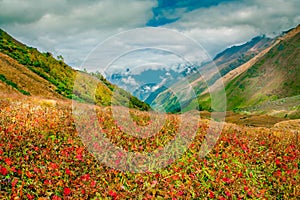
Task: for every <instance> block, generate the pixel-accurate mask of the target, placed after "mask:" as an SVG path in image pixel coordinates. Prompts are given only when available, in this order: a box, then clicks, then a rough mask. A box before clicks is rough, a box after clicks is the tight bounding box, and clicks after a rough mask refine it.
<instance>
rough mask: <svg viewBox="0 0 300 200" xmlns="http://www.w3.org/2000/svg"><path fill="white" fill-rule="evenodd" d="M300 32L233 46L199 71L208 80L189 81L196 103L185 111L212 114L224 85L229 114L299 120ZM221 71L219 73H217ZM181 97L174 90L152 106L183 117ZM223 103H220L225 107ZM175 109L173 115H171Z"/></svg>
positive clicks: (186, 105) (188, 103)
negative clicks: (195, 96)
mask: <svg viewBox="0 0 300 200" xmlns="http://www.w3.org/2000/svg"><path fill="white" fill-rule="evenodd" d="M299 29H300V28H299V26H298V27H296V28H294V29H291V30H289V31H285V32H283V33H282V35H280V36H278V37H276V38H274V39H270V38H267V37H265V36H259V37H255V38H253V39H252V40H251V41H249V42H247V43H245V44H243V45H239V46H233V47H230V48H228V49H226V50H225V51H223V52H221V53H219V54H218V55H217V56H216V57H215V58H214V59H213V61H212V62H209V63H205V64H204V65H202V66H200V67H199V68H198V69H199V70H200V71H201V72H203V74H205V77H206V79H205V80H204V78H203V76H198V77H197V76H193V75H192V76H190V77H189V81H190V84H191V85H192V86H193V89H194V91H195V92H196V94H197V98H194V99H192V100H190V101H188V100H186V101H185V102H184V103H183V104H182V105H181V108H182V109H183V111H186V110H190V109H195V108H197V109H199V110H211V95H210V93H209V92H208V91H209V90H208V88H209V89H210V91H214V92H215V93H216V94H218V93H220V88H218V87H219V86H220V85H221V84H220V83H224V86H225V93H226V96H227V98H226V101H227V110H239V111H245V112H250V113H267V114H271V115H275V116H280V117H289V118H299V117H300V107H299V101H298V100H299V98H300V82H299V77H300V74H299V73H300V69H299V63H300V62H299V61H300V60H299V58H300V55H299V48H300V38H299V37H300V35H299V32H300V31H299ZM214 66H216V67H217V69H218V72H217V71H216V70H214V69H216V68H214ZM176 99H178V97H176V96H174V95H173V96H172V95H171V93H170V91H169V90H163V91H162V92H161V93H159V94H156V97H155V99H154V100H153V101H152V104H158V105H161V106H163V107H166V108H168V109H169V110H170V109H171V112H172V111H174V112H178V106H176V105H178V102H176ZM223 101H224V99H215V102H217V104H222V103H223ZM172 109H173V110H172Z"/></svg>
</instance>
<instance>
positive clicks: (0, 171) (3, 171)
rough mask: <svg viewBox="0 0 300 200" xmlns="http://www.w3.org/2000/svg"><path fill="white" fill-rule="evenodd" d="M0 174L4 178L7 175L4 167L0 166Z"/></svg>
mask: <svg viewBox="0 0 300 200" xmlns="http://www.w3.org/2000/svg"><path fill="white" fill-rule="evenodd" d="M0 173H1V174H2V175H3V176H6V174H7V173H8V171H7V169H6V168H5V167H1V166H0Z"/></svg>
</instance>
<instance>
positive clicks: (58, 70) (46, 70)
mask: <svg viewBox="0 0 300 200" xmlns="http://www.w3.org/2000/svg"><path fill="white" fill-rule="evenodd" d="M78 77H80V79H78ZM82 77H84V78H82ZM77 80H80V81H81V84H77V87H76V88H74V83H75V81H77ZM82 81H83V82H82ZM0 82H1V84H0V87H1V88H2V89H3V90H2V92H5V91H6V92H10V93H11V92H12V91H13V92H14V93H16V94H22V95H28V96H30V95H32V96H40V97H45V98H58V99H65V98H69V99H72V98H73V99H76V100H80V101H83V102H90V103H96V104H98V105H104V106H109V105H111V103H113V104H115V105H124V106H125V105H126V106H127V104H129V106H130V107H132V108H138V109H141V110H148V109H149V108H150V107H149V106H148V105H147V104H145V103H143V102H141V101H139V100H138V99H136V98H135V97H133V96H132V95H130V94H129V93H128V92H126V91H124V90H121V89H119V88H118V87H117V86H115V85H112V84H111V83H109V82H108V81H106V80H105V79H104V78H103V77H102V76H101V75H100V74H87V73H84V72H80V71H76V70H74V69H73V68H71V67H70V66H68V65H67V64H65V63H64V62H63V59H62V58H61V57H60V58H58V59H55V58H54V57H53V55H52V54H51V53H49V52H47V53H40V52H39V51H38V50H37V49H35V48H32V47H28V46H26V45H24V44H22V43H20V42H19V41H17V40H15V39H14V38H13V37H11V36H10V35H8V34H7V33H6V32H5V31H3V30H1V29H0ZM95 86H96V90H93V91H91V90H90V89H91V88H92V87H95ZM113 91H118V92H116V93H115V94H114V93H113Z"/></svg>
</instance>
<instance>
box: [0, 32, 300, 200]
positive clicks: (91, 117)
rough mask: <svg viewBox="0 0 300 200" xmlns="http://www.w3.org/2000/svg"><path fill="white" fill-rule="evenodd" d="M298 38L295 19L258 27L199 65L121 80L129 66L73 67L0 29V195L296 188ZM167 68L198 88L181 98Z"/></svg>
mask: <svg viewBox="0 0 300 200" xmlns="http://www.w3.org/2000/svg"><path fill="white" fill-rule="evenodd" d="M299 42H300V26H297V27H296V28H294V29H292V30H290V31H288V32H285V33H283V34H282V35H280V36H278V37H276V38H274V39H271V38H267V37H265V36H258V37H255V38H253V39H252V40H251V41H249V42H246V43H244V44H242V45H239V46H232V47H230V48H228V49H226V50H224V51H223V52H221V53H220V54H218V55H217V56H216V57H215V58H214V59H213V60H212V62H208V63H203V65H201V66H181V67H183V69H184V70H183V71H180V72H176V71H164V70H161V71H159V70H158V71H156V72H153V71H151V70H149V71H148V72H144V74H143V75H144V76H148V75H147V73H151V74H152V75H153V74H155V75H153V76H155V77H156V78H157V80H156V82H155V83H153V84H152V85H151V84H148V85H143V87H142V88H139V89H140V90H133V91H126V90H125V89H122V88H121V86H120V85H118V84H117V82H116V83H114V81H117V80H121V78H122V76H125V75H126V73H127V72H128V71H129V70H126V73H125V75H124V74H123V75H122V74H121V75H120V74H113V75H112V76H111V77H107V78H106V77H104V76H103V75H102V74H101V73H99V72H87V71H80V70H75V69H73V68H72V67H70V66H68V65H67V64H66V63H65V62H64V60H63V58H62V56H59V57H57V58H55V57H54V56H53V55H52V53H50V52H45V53H41V52H39V51H38V50H37V49H35V48H33V47H28V46H26V45H25V44H22V43H20V42H19V41H17V40H16V39H14V38H13V37H11V36H10V35H9V34H8V33H6V32H5V31H2V30H0V188H1V190H0V198H1V199H39V200H42V199H51V200H58V199H297V198H299V196H300V173H299V172H300V143H299V141H300V121H299V118H300V107H299V102H300V98H299V95H300V85H299V83H300V82H299V81H298V79H299V77H300V74H299V72H300V69H299V67H300V60H299V54H300V50H299V48H300V43H299ZM212 65H215V66H216V67H217V69H218V72H216V71H212V70H211V69H212V68H211V66H212ZM185 67H186V68H185ZM197 70H202V71H203V72H204V73H206V74H209V76H207V77H206V80H204V79H203V77H199V76H197V75H199V74H197V73H194V72H195V71H197ZM166 73H168V76H172V77H173V79H172V80H174V83H173V82H171V83H172V84H170V86H174V85H176V84H177V85H176V87H177V88H181V87H182V84H181V83H180V80H181V79H180V78H178V77H184V78H186V79H187V80H189V84H190V85H192V88H193V89H194V92H195V95H194V96H193V97H195V98H193V99H189V98H188V97H192V95H191V96H188V95H187V96H184V95H186V94H187V93H180V95H182V96H183V97H186V99H184V100H185V101H184V104H179V103H178V98H177V97H176V96H175V95H174V94H172V93H171V92H170V88H168V87H166V86H165V85H163V84H161V85H160V80H159V78H160V76H162V75H164V74H166ZM128 77H129V76H127V77H125V78H128ZM110 78H111V79H110ZM123 78H124V77H123ZM131 78H132V77H131ZM133 78H135V79H136V80H139V81H142V80H144V79H143V77H142V76H140V77H138V75H136V76H135V77H133ZM148 78H149V76H148ZM219 82H223V83H224V85H225V91H224V92H225V93H226V99H217V101H216V102H217V103H218V102H219V103H220V102H221V101H222V102H223V101H224V100H226V101H227V103H226V104H227V107H226V109H225V110H221V111H220V110H214V109H213V108H212V103H211V102H212V99H211V94H210V92H213V93H219V92H220V88H219V86H218V85H219V84H218V83H219ZM173 84H174V85H173ZM158 86H159V87H158ZM167 86H169V85H167ZM153 88H154V89H155V90H154V89H153ZM185 89H186V88H185ZM221 89H222V88H221ZM149 91H152V93H151V92H150V93H149ZM208 91H210V92H208ZM144 101H145V102H144ZM153 105H157V106H161V108H162V109H161V110H164V111H165V112H157V111H158V110H156V109H154V107H151V106H153ZM161 110H159V111H161ZM222 111H223V112H222ZM126 113H127V114H128V115H126ZM213 115H215V118H214V117H212V116H213ZM223 117H224V121H222V120H220V121H218V120H217V119H222V118H223ZM212 118H213V119H212ZM118 120H119V121H118ZM219 127H221V129H219ZM99 130H100V131H99ZM128 130H129V131H128ZM152 132H154V133H152Z"/></svg>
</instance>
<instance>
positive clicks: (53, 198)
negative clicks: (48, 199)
mask: <svg viewBox="0 0 300 200" xmlns="http://www.w3.org/2000/svg"><path fill="white" fill-rule="evenodd" d="M52 200H61V198H60V197H59V196H56V195H53V197H52Z"/></svg>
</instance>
